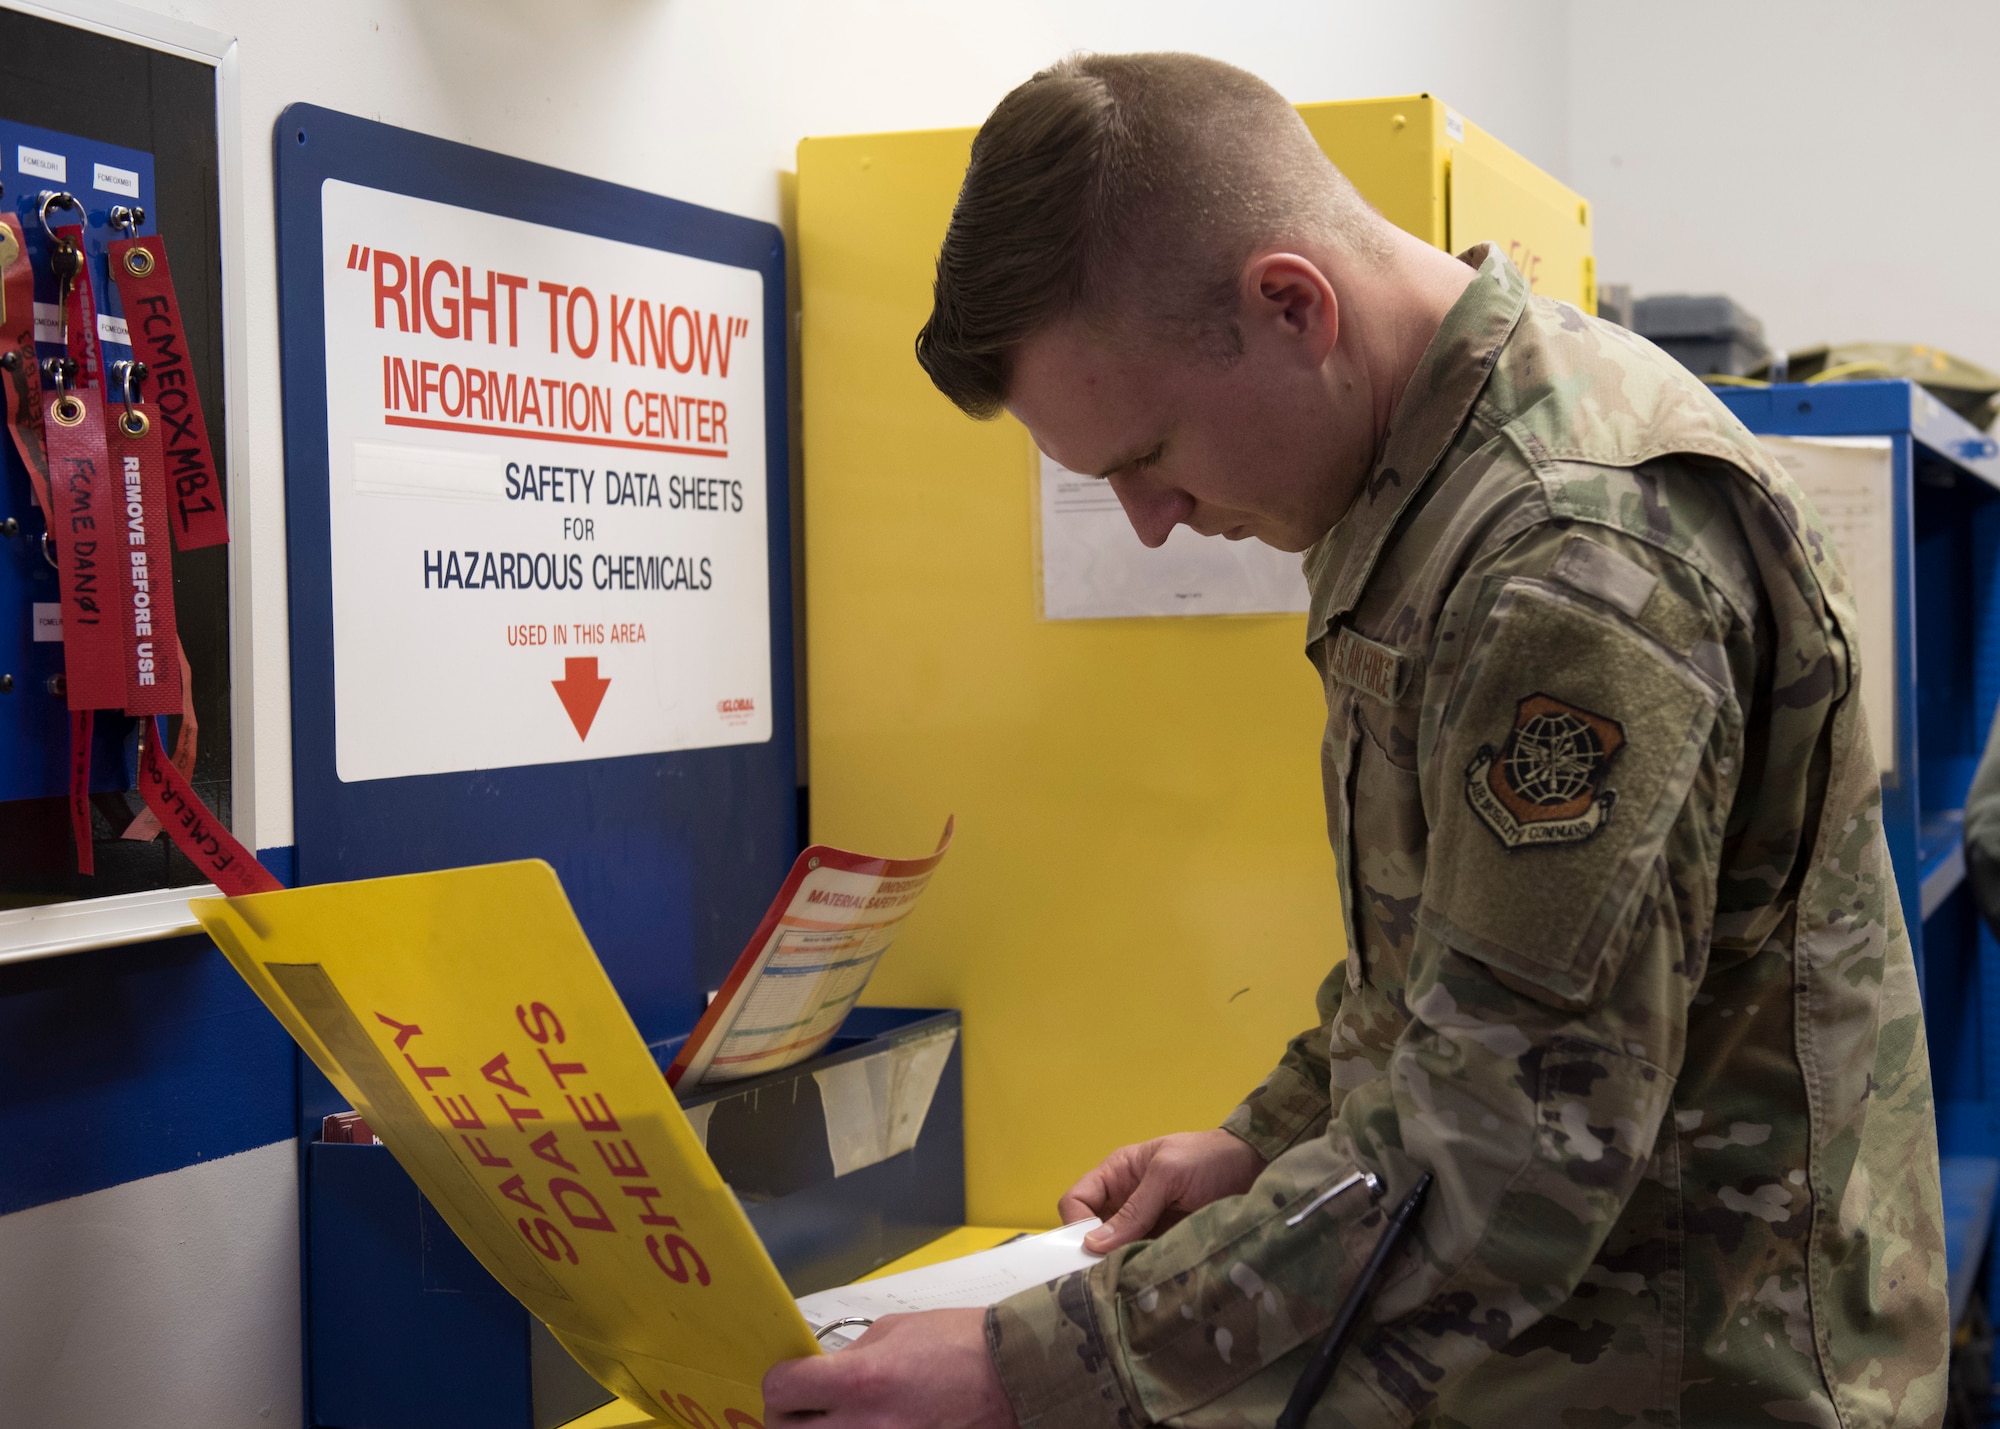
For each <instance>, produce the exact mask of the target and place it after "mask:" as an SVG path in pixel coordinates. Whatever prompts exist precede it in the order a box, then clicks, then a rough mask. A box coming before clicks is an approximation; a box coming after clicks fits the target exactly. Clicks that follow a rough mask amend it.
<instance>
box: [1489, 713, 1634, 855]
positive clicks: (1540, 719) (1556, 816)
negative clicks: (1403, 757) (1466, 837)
mask: <svg viewBox="0 0 2000 1429" xmlns="http://www.w3.org/2000/svg"><path fill="white" fill-rule="evenodd" d="M1624 743H1625V730H1624V727H1623V726H1622V725H1620V724H1619V723H1618V721H1617V720H1615V719H1607V718H1605V717H1604V716H1603V715H1599V714H1592V713H1591V712H1590V711H1589V710H1584V709H1578V708H1577V707H1576V706H1575V705H1572V704H1565V703H1564V702H1563V701H1561V700H1558V699H1555V698H1553V697H1551V696H1549V695H1529V696H1528V697H1527V698H1526V699H1524V700H1522V701H1521V702H1520V703H1519V704H1517V705H1516V706H1515V707H1514V728H1513V729H1512V730H1511V731H1510V732H1509V733H1508V735H1507V741H1506V743H1505V744H1503V745H1502V746H1501V748H1500V752H1499V753H1498V754H1495V753H1494V752H1493V746H1492V745H1490V744H1482V745H1481V746H1480V747H1479V752H1478V753H1477V754H1475V755H1474V756H1473V757H1472V762H1471V763H1470V764H1468V765H1467V766H1466V769H1465V797H1466V799H1467V800H1469V801H1470V802H1471V804H1472V809H1473V812H1474V813H1476V814H1478V815H1479V817H1480V818H1481V819H1482V820H1483V821H1484V822H1485V824H1486V827H1488V828H1489V829H1491V830H1493V832H1494V834H1495V835H1496V836H1497V837H1498V838H1499V840H1500V842H1501V843H1503V844H1505V845H1506V846H1507V847H1508V848H1510V849H1513V848H1522V847H1526V846H1533V845H1537V844H1575V843H1582V842H1583V841H1584V840H1585V839H1588V838H1590V837H1591V836H1592V835H1594V834H1595V833H1596V832H1597V831H1598V830H1599V829H1601V828H1603V827H1604V825H1605V822H1606V821H1607V820H1608V819H1610V817H1611V809H1612V806H1613V805H1614V804H1615V803H1616V802H1617V800H1618V793H1617V791H1616V790H1615V789H1606V788H1605V787H1604V773H1605V770H1606V769H1608V768H1609V767H1610V764H1611V760H1612V758H1613V756H1615V755H1616V754H1617V753H1618V751H1619V749H1620V748H1621V747H1622V746H1623V745H1624Z"/></svg>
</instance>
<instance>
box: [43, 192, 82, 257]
mask: <svg viewBox="0 0 2000 1429" xmlns="http://www.w3.org/2000/svg"><path fill="white" fill-rule="evenodd" d="M52 208H73V209H75V210H76V216H77V217H78V218H87V217H88V216H87V215H86V214H85V213H84V211H83V205H82V204H80V203H78V202H77V201H76V195H75V194H73V193H70V192H69V191H68V190H67V189H43V190H42V195H41V202H40V203H39V204H37V205H36V207H35V217H36V218H39V219H40V220H41V221H42V232H44V233H46V234H47V235H48V236H49V245H50V246H51V247H54V246H56V245H57V244H59V243H60V242H62V240H61V239H59V238H57V237H56V231H55V229H53V228H51V227H50V226H49V210H50V209H52Z"/></svg>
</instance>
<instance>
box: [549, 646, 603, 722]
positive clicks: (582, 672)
mask: <svg viewBox="0 0 2000 1429" xmlns="http://www.w3.org/2000/svg"><path fill="white" fill-rule="evenodd" d="M549 683H550V684H551V685H554V686H555V687H556V693H557V694H558V695H560V696H562V702H563V708H564V709H566V710H568V711H569V722H570V723H571V724H573V725H575V726H576V737H577V738H578V739H588V738H589V737H590V725H591V722H592V721H593V720H595V719H596V718H597V707H598V706H599V705H601V704H603V703H604V692H605V691H606V690H608V689H610V688H611V681H610V680H608V679H605V680H600V679H598V678H597V657H596V656H595V655H572V656H570V657H569V658H568V659H566V660H564V661H563V677H562V678H561V679H560V680H551V681H549Z"/></svg>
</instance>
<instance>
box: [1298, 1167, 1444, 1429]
mask: <svg viewBox="0 0 2000 1429" xmlns="http://www.w3.org/2000/svg"><path fill="white" fill-rule="evenodd" d="M1432 1179H1433V1178H1432V1176H1431V1173H1430V1172H1428V1171H1426V1172H1424V1174H1423V1175H1422V1176H1420V1177H1419V1178H1417V1184H1416V1188H1415V1189H1414V1190H1412V1191H1411V1192H1410V1194H1409V1195H1407V1196H1405V1197H1403V1204H1402V1205H1400V1206H1398V1207H1396V1209H1395V1210H1394V1211H1393V1212H1391V1213H1390V1215H1389V1224H1388V1226H1387V1227H1385V1228H1384V1229H1383V1231H1382V1238H1381V1239H1380V1240H1378V1241H1376V1242H1375V1250H1374V1253H1373V1254H1371V1255H1370V1256H1369V1257H1368V1263H1367V1264H1366V1265H1364V1266H1363V1267H1362V1268H1361V1277H1360V1279H1358V1280H1356V1281H1355V1282H1354V1288H1353V1289H1352V1290H1350V1291H1348V1292H1347V1299H1346V1301H1345V1302H1343V1303H1342V1305H1341V1307H1340V1312H1339V1313H1338V1314H1336V1315H1335V1316H1334V1317H1333V1326H1332V1328H1331V1329H1329V1330H1328V1331H1327V1332H1326V1338H1325V1339H1324V1340H1322V1341H1320V1346H1319V1349H1318V1351H1317V1352H1316V1353H1314V1355H1313V1357H1312V1358H1311V1359H1310V1360H1307V1361H1306V1367H1305V1368H1304V1369H1303V1370H1301V1371H1300V1372H1299V1382H1298V1383H1297V1384H1295V1385H1293V1386H1292V1397H1291V1398H1290V1399H1288V1400H1287V1401H1285V1409H1284V1412H1283V1413H1282V1414H1280V1415H1279V1416H1278V1425H1277V1429H1305V1422H1306V1418H1307V1416H1308V1415H1310V1414H1311V1413H1312V1412H1313V1406H1314V1405H1316V1404H1318V1403H1319V1397H1320V1396H1321V1395H1322V1394H1325V1393H1326V1387H1327V1385H1328V1384H1329V1383H1330V1382H1331V1381H1332V1379H1333V1371H1334V1369H1335V1368H1336V1367H1337V1366H1338V1365H1339V1364H1340V1352H1341V1351H1342V1350H1343V1349H1345V1348H1346V1347H1347V1335H1348V1331H1350V1330H1352V1329H1353V1328H1354V1321H1355V1317H1356V1316H1358V1315H1359V1314H1360V1313H1361V1307H1362V1306H1363V1305H1364V1304H1366V1303H1367V1301H1368V1297H1369V1296H1370V1295H1371V1294H1372V1293H1374V1290H1375V1282H1376V1281H1377V1280H1379V1279H1381V1278H1382V1267H1383V1266H1385V1265H1387V1264H1388V1263H1389V1257H1390V1256H1391V1255H1393V1254H1394V1253H1395V1250H1396V1247H1397V1246H1398V1245H1399V1244H1400V1243H1401V1242H1402V1239H1403V1235H1404V1233H1405V1232H1406V1231H1408V1230H1409V1228H1410V1222H1412V1221H1414V1220H1415V1219H1416V1218H1417V1212H1418V1211H1419V1210H1420V1209H1422V1207H1423V1204H1424V1197H1425V1196H1427V1195H1429V1194H1430V1189H1431V1181H1432Z"/></svg>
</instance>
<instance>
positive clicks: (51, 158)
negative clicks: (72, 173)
mask: <svg viewBox="0 0 2000 1429" xmlns="http://www.w3.org/2000/svg"><path fill="white" fill-rule="evenodd" d="M14 160H15V163H16V164H17V165H18V166H19V168H20V170H21V172H22V173H24V174H33V175H35V177H37V178H42V179H54V180H55V181H56V182H58V183H61V182H62V181H63V180H65V179H67V178H68V177H69V160H67V159H65V158H64V157H63V156H62V155H61V154H51V153H50V152H49V151H48V150H46V149H30V148H29V147H28V146H27V145H26V144H22V145H20V146H19V147H17V148H16V149H15V150H14Z"/></svg>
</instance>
